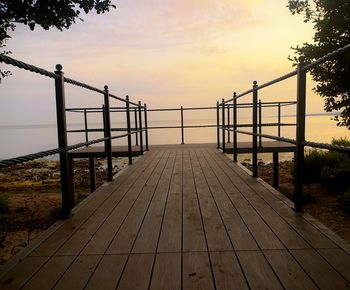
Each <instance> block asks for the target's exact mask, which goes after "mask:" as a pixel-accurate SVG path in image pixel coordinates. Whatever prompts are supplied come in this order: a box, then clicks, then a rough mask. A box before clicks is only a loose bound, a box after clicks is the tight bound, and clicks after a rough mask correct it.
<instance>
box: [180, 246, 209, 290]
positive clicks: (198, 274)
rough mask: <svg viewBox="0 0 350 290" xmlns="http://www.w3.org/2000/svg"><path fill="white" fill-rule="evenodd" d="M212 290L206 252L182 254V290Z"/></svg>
mask: <svg viewBox="0 0 350 290" xmlns="http://www.w3.org/2000/svg"><path fill="white" fill-rule="evenodd" d="M193 289H198V290H214V289H215V286H214V281H213V277H212V273H211V269H210V262H209V257H208V253H207V252H189V253H183V290H193Z"/></svg>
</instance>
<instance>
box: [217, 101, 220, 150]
mask: <svg viewBox="0 0 350 290" xmlns="http://www.w3.org/2000/svg"><path fill="white" fill-rule="evenodd" d="M216 137H217V142H216V143H217V146H216V148H217V149H220V109H219V101H217V102H216Z"/></svg>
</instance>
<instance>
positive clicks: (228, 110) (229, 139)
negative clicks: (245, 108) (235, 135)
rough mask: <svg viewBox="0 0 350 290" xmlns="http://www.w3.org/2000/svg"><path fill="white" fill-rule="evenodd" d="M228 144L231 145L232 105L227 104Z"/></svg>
mask: <svg viewBox="0 0 350 290" xmlns="http://www.w3.org/2000/svg"><path fill="white" fill-rule="evenodd" d="M227 142H228V143H231V132H230V104H227Z"/></svg>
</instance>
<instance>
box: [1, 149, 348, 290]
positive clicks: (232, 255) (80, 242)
mask: <svg viewBox="0 0 350 290" xmlns="http://www.w3.org/2000/svg"><path fill="white" fill-rule="evenodd" d="M349 253H350V246H349V244H347V243H346V242H344V241H343V240H341V239H340V238H339V237H337V236H336V235H335V234H333V233H332V232H330V231H329V230H328V229H327V228H325V227H324V226H322V225H321V224H319V223H318V222H317V221H315V220H313V219H312V218H311V217H310V216H308V215H307V214H297V213H295V212H294V211H293V210H292V209H291V208H290V202H289V201H288V200H286V199H285V198H284V197H283V196H282V195H281V194H279V193H278V192H277V191H275V190H274V189H272V188H271V187H270V186H268V185H267V184H265V183H264V182H263V181H261V180H260V179H254V178H252V177H251V176H250V175H249V174H248V173H247V171H245V170H244V169H242V168H241V167H240V166H239V165H237V164H234V163H232V161H230V160H228V159H227V158H226V157H225V155H223V154H222V153H221V152H219V151H218V150H216V149H215V148H214V147H213V146H199V145H197V146H187V145H182V146H172V147H170V146H169V147H167V146H156V147H154V148H153V149H151V151H150V152H147V153H146V154H145V155H144V156H143V157H141V158H140V159H139V160H138V161H137V162H136V163H135V164H134V165H132V166H130V167H129V168H128V169H127V170H125V171H124V172H122V173H121V174H119V175H117V176H116V177H115V180H114V181H113V182H111V183H107V184H105V185H104V186H102V187H100V188H98V189H97V191H96V192H94V193H93V194H92V195H90V196H89V197H88V198H87V199H86V200H84V201H83V202H82V203H81V204H80V205H79V206H78V208H77V209H75V210H74V214H73V216H72V217H71V218H70V219H68V220H66V221H64V222H61V223H58V224H56V225H55V226H54V227H52V228H51V229H50V230H49V232H47V233H46V235H44V236H43V237H41V239H40V240H39V241H38V242H37V243H36V244H35V245H32V247H31V248H29V249H28V250H26V252H25V253H23V254H22V256H23V257H22V258H21V262H20V263H18V264H17V265H16V266H15V267H13V268H12V269H11V270H9V271H8V272H7V273H5V275H3V276H2V278H1V280H0V283H1V284H0V288H1V289H20V288H21V289H52V288H54V289H83V288H85V289H131V290H133V289H162V290H163V289H165V290H167V289H169V290H170V289H186V290H187V289H188V290H192V289H206V290H211V289H216V290H219V289H283V288H286V289H307V290H309V289H319V288H321V289H349V287H350V283H349V282H350V256H349Z"/></svg>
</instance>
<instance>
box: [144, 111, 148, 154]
mask: <svg viewBox="0 0 350 290" xmlns="http://www.w3.org/2000/svg"><path fill="white" fill-rule="evenodd" d="M144 106H145V130H146V131H145V137H146V151H148V123H147V105H146V104H144Z"/></svg>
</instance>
